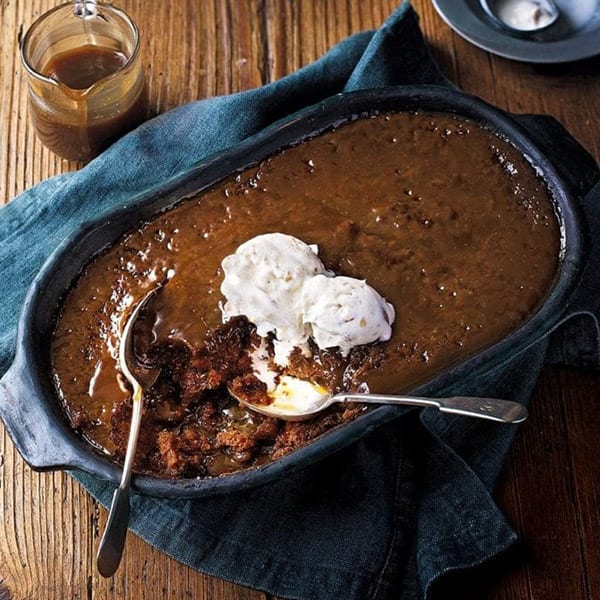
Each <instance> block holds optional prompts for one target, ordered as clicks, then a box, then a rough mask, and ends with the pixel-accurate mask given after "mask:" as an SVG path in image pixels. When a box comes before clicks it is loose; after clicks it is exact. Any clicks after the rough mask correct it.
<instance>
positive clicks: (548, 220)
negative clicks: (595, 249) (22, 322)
mask: <svg viewBox="0 0 600 600" xmlns="http://www.w3.org/2000/svg"><path fill="white" fill-rule="evenodd" d="M266 232H282V233H287V234H291V235H294V236H296V237H298V238H300V239H302V240H303V241H305V242H306V243H309V244H317V245H318V247H319V255H320V257H321V259H322V260H323V262H324V264H325V266H326V268H328V269H331V270H333V271H335V272H336V273H337V274H344V275H348V276H351V277H357V278H362V279H366V280H367V282H368V283H369V284H370V285H371V286H373V287H374V288H375V289H376V290H377V291H378V292H379V293H380V294H381V295H382V296H383V297H385V298H386V299H387V300H388V301H389V302H391V303H392V304H393V305H394V307H395V310H396V315H397V317H396V321H395V323H394V326H393V335H392V338H391V340H390V341H389V342H386V343H381V344H373V345H370V346H364V347H359V348H356V349H355V350H353V351H352V352H351V353H350V355H349V356H348V357H347V358H343V357H341V355H340V354H339V352H337V351H336V350H335V349H331V350H328V351H319V350H318V349H315V355H314V357H313V359H312V360H306V359H302V358H300V357H298V356H297V355H296V358H295V359H294V361H293V364H292V370H295V372H296V373H299V374H300V375H306V376H315V377H317V378H319V379H320V380H321V381H322V382H324V383H325V384H327V385H328V386H329V387H330V388H331V389H334V390H337V389H341V388H350V389H361V388H364V387H365V386H368V387H369V388H370V389H371V391H374V392H381V393H385V392H388V393H400V392H403V391H407V390H409V389H410V388H412V387H414V386H415V385H417V384H419V383H422V382H424V381H426V380H427V379H430V378H432V377H433V376H435V375H436V374H437V373H439V372H441V371H442V370H444V369H446V368H448V367H451V366H452V365H455V364H458V363H460V362H463V361H464V360H465V359H467V358H468V357H470V356H473V355H474V354H476V353H477V352H478V351H480V350H482V349H483V348H485V347H487V346H489V345H491V344H492V343H494V342H496V341H498V340H499V339H501V338H503V337H504V336H506V335H507V334H508V333H510V332H511V331H513V330H514V329H515V328H517V327H518V326H519V325H521V324H522V323H523V322H524V321H526V320H527V319H528V318H529V317H530V315H531V314H532V313H533V312H534V311H535V310H536V307H538V306H539V305H540V303H541V302H542V301H543V300H544V298H545V297H546V296H547V294H548V291H549V290H550V288H551V286H552V283H553V281H554V278H555V274H556V271H557V265H558V257H559V253H560V228H559V224H558V221H557V217H556V215H555V211H554V206H553V203H552V200H551V198H550V196H549V193H548V190H547V188H546V187H545V184H544V182H543V181H542V180H541V179H540V178H539V177H538V176H537V175H536V173H535V170H534V169H533V167H532V166H531V165H530V164H529V162H528V161H527V160H526V159H525V158H524V157H523V156H522V155H521V153H520V152H519V151H517V150H516V149H515V148H514V147H513V146H512V145H511V144H510V143H508V142H507V141H505V140H503V139H501V138H499V137H498V136H496V135H494V134H493V133H491V132H490V131H487V130H485V129H483V128H482V127H480V126H478V125H476V124H474V123H472V122H469V121H466V120H462V119H460V118H456V117H454V116H449V115H444V114H423V113H417V114H412V113H399V114H390V115H379V116H376V117H372V118H362V119H359V120H356V121H354V122H351V123H348V124H346V125H344V126H342V127H340V128H339V129H337V130H335V131H331V132H328V133H324V134H322V135H320V136H318V137H315V138H314V139H311V140H309V141H306V142H304V143H302V144H300V145H298V146H296V147H292V148H288V149H286V150H284V151H282V152H281V153H279V154H277V155H275V156H273V157H271V158H269V159H267V160H265V161H263V162H262V163H260V164H259V165H257V166H256V167H253V168H250V169H247V170H246V171H244V172H243V173H240V174H238V175H233V176H231V177H229V178H228V179H226V180H224V181H222V182H221V183H219V184H217V185H216V186H215V187H214V188H213V189H211V190H208V191H206V192H203V193H201V194H199V195H198V196H197V197H194V198H191V199H188V200H186V201H184V202H183V203H181V204H179V205H178V206H176V207H175V208H173V209H171V210H170V211H168V212H166V213H164V214H161V215H159V216H158V217H156V218H155V219H154V220H153V221H152V222H150V223H146V224H141V225H140V227H139V229H137V230H136V231H132V232H131V233H130V234H128V235H127V236H125V237H124V238H123V239H121V240H120V241H119V242H118V243H116V244H115V245H114V246H113V247H111V248H110V249H109V250H108V251H107V252H106V253H105V254H103V255H102V256H101V257H99V258H98V259H96V260H95V261H94V262H92V263H91V264H90V265H89V266H88V267H87V268H86V269H85V271H84V273H83V274H82V275H81V278H80V279H79V281H78V282H77V283H76V285H75V287H74V288H73V289H72V290H71V291H70V292H69V294H68V296H67V298H66V301H65V304H64V307H63V309H62V313H61V315H60V318H59V319H58V322H57V326H56V332H55V335H54V339H53V343H52V360H53V370H54V377H55V381H56V386H57V393H58V394H59V397H60V398H61V401H62V403H63V405H64V408H65V411H66V413H67V415H68V418H69V420H70V422H71V424H72V426H73V427H74V428H76V429H77V430H78V431H80V432H81V434H83V435H84V436H85V437H86V439H88V440H89V441H91V443H93V444H94V445H96V446H97V447H98V448H100V449H102V450H103V451H105V452H107V453H109V454H112V455H113V457H114V458H115V459H116V460H119V459H120V458H121V457H122V455H123V451H124V444H125V440H126V435H122V436H120V434H118V430H119V428H121V429H124V430H125V432H126V427H128V420H127V419H128V415H129V412H128V411H129V394H128V393H127V392H126V391H124V390H123V389H122V388H121V386H120V385H119V383H118V380H119V372H118V368H117V348H118V333H119V322H120V319H121V318H122V315H123V313H124V312H125V311H126V309H127V306H128V303H130V301H131V298H132V297H133V298H138V297H141V296H142V295H143V293H144V289H146V287H147V286H148V279H149V277H152V276H154V275H156V273H157V272H160V271H164V270H166V269H173V270H174V272H175V276H174V277H173V279H172V280H171V281H170V282H169V283H168V284H167V285H166V286H165V288H164V289H163V291H162V292H161V293H160V295H159V296H157V299H156V303H155V306H154V311H155V312H156V315H157V317H156V319H155V320H154V321H153V323H152V329H153V335H154V336H155V338H156V340H157V343H158V345H159V347H160V344H162V347H163V349H164V352H166V356H170V357H171V358H170V360H172V361H173V364H175V365H178V366H175V367H173V369H172V371H173V372H174V371H176V370H177V369H178V368H180V367H181V368H183V369H184V371H185V369H188V371H186V372H185V374H184V375H177V376H176V375H173V374H171V375H165V377H166V378H167V379H168V377H171V379H169V380H168V381H167V379H164V380H163V382H162V384H160V381H159V383H158V384H157V385H158V386H159V387H158V388H156V389H155V390H153V391H152V393H151V394H150V397H151V400H150V401H149V402H148V403H147V405H146V408H145V417H144V418H145V424H146V425H145V434H146V437H145V439H144V440H143V441H142V444H141V446H142V448H143V450H141V451H140V452H141V455H140V456H141V457H140V458H139V459H138V463H137V468H138V469H139V470H143V471H147V472H150V473H153V474H155V475H158V476H168V477H184V476H185V477H189V476H210V475H219V474H222V473H224V472H229V471H234V470H238V469H242V468H248V467H251V466H253V465H256V464H260V463H261V462H264V461H267V460H272V459H273V458H276V457H277V456H280V455H282V454H285V453H287V452H290V451H292V450H293V449H295V448H297V447H299V446H301V445H303V444H306V443H308V442H309V441H310V440H311V439H313V438H314V437H315V436H317V435H320V434H321V433H323V432H324V431H326V430H327V429H328V428H330V427H333V426H335V425H337V424H339V423H341V422H344V421H346V420H349V419H352V418H355V417H356V415H357V414H360V411H361V410H362V408H361V407H360V406H357V405H355V406H353V407H350V408H332V409H330V411H329V412H327V413H325V414H323V415H321V416H319V417H316V418H314V419H311V420H310V421H308V422H301V423H283V422H276V421H275V420H272V419H266V418H261V417H259V416H257V415H253V414H251V413H248V412H247V411H245V410H244V409H242V408H240V407H239V406H237V405H236V404H235V403H234V402H232V400H231V399H230V398H229V397H228V395H227V393H226V392H225V391H224V386H223V385H221V386H220V387H219V386H217V387H216V388H215V389H213V390H210V392H206V393H201V394H197V395H195V396H194V395H193V394H192V395H190V394H187V392H186V391H185V390H186V389H187V388H185V386H183V387H181V386H182V385H183V384H181V381H184V379H185V378H186V377H187V378H188V379H190V372H192V371H193V368H192V367H193V364H201V367H198V368H197V369H196V374H195V375H194V376H195V377H199V376H200V375H199V373H200V372H204V371H203V370H205V371H206V373H209V372H210V373H212V372H213V371H210V368H212V367H211V365H214V362H215V360H217V359H215V358H213V359H210V360H209V359H206V360H207V361H208V362H201V363H194V361H198V360H200V358H202V360H203V361H204V360H205V358H206V356H207V353H208V355H210V352H213V353H214V356H220V357H221V358H220V359H219V360H225V361H227V360H229V359H231V361H232V362H234V361H235V360H237V358H236V356H237V354H238V353H239V348H243V346H244V343H245V342H242V341H239V340H241V339H242V337H243V336H242V333H243V335H244V336H246V337H247V336H252V335H253V333H252V327H251V325H249V324H248V323H244V322H243V321H244V320H243V319H242V320H240V321H239V322H237V323H230V324H229V325H228V329H227V328H225V329H227V331H225V332H223V329H224V328H223V326H222V324H221V313H220V310H219V302H220V301H222V300H223V298H222V296H221V294H220V291H219V287H220V284H221V281H222V273H221V268H220V263H221V260H222V259H223V258H224V257H225V256H226V255H228V254H230V253H232V252H234V251H235V249H236V248H237V247H238V246H239V245H240V244H241V243H242V242H244V241H246V240H248V239H250V238H252V237H254V236H256V235H258V234H261V233H266ZM236 328H237V330H236ZM234 333H235V334H236V335H237V336H238V338H235V339H238V342H235V340H234V342H235V343H230V342H231V339H233V338H231V336H232V335H233V334H234ZM228 336H229V337H228ZM244 339H246V338H244ZM215 340H216V341H215ZM219 340H226V341H225V342H220V341H219ZM227 340H229V341H227ZM219 343H222V344H224V345H223V349H222V350H219ZM236 343H237V344H238V345H237V346H236ZM169 348H170V349H169ZM206 348H208V350H206ZM211 348H212V350H211ZM215 348H216V351H215ZM236 348H237V350H236ZM198 349H200V350H198ZM169 352H170V354H169ZM186 353H187V354H186ZM184 354H185V356H183V355H184ZM163 356H164V355H163ZM178 356H179V357H180V358H177V357H178ZM182 356H183V358H181V357H182ZM186 357H187V358H186ZM190 357H191V358H190ZM198 357H200V358H198ZM203 357H204V358H203ZM211 360H213V362H212V363H211V362H210V361H211ZM217 362H218V360H217ZM229 366H231V365H229ZM228 368H229V367H228ZM206 369H208V370H206ZM217 371H218V369H217ZM215 372H216V371H215ZM203 376H205V375H203ZM178 377H179V379H178ZM182 378H183V379H182ZM192 379H193V377H192ZM186 381H187V379H186ZM160 385H162V386H163V387H162V388H160ZM159 388H160V389H159ZM184 388H185V389H184ZM161 389H162V390H163V392H164V396H162V397H161V393H163V392H161ZM182 390H183V391H182ZM188 396H189V398H188ZM257 432H262V433H261V434H260V435H259V434H258V433H257ZM186 436H187V437H186ZM261 436H262V437H261ZM194 440H195V441H194ZM240 440H241V441H240ZM142 455H143V456H142Z"/></svg>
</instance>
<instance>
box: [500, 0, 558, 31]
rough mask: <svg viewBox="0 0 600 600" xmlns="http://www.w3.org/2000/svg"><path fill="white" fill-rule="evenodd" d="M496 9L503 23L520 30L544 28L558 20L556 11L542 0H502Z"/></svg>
mask: <svg viewBox="0 0 600 600" xmlns="http://www.w3.org/2000/svg"><path fill="white" fill-rule="evenodd" d="M496 10H497V14H498V18H499V19H500V20H501V21H502V22H503V23H505V24H506V25H508V26H509V27H512V28H513V29H518V30H519V31H533V30H537V29H542V28H543V27H547V26H548V25H550V23H552V22H553V21H555V20H556V16H555V11H553V10H552V9H551V7H549V6H548V4H547V3H546V2H543V1H541V0H501V1H499V2H497V9H496Z"/></svg>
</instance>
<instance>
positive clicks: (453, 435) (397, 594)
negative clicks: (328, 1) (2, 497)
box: [0, 2, 600, 600]
mask: <svg viewBox="0 0 600 600" xmlns="http://www.w3.org/2000/svg"><path fill="white" fill-rule="evenodd" d="M415 83H437V84H442V85H444V84H446V85H448V81H447V80H446V78H445V77H444V76H443V74H442V73H441V72H440V71H439V69H438V68H437V66H436V64H435V63H434V62H433V60H432V59H431V57H430V55H429V53H428V51H427V49H426V46H425V44H424V41H423V38H422V35H421V32H420V30H419V27H418V19H417V17H416V15H415V13H414V11H413V10H412V8H411V7H410V5H409V4H408V3H407V2H404V3H403V4H402V5H401V6H400V7H399V8H398V9H397V10H396V11H395V12H394V14H392V15H391V17H390V18H389V19H388V20H387V22H386V23H385V24H384V25H383V26H382V27H381V28H380V29H379V30H378V31H375V32H372V31H369V32H363V33H359V34H356V35H354V36H352V37H350V38H348V39H346V40H345V41H343V42H341V43H340V44H339V45H337V46H335V47H334V48H333V49H332V50H331V51H329V52H328V53H327V54H326V55H324V56H323V57H322V58H321V59H319V60H317V61H316V62H315V63H313V64H310V65H308V66H307V67H305V68H303V69H300V70H299V71H297V72H296V73H293V74H292V75H290V76H288V77H285V78H283V79H281V80H279V81H276V82H274V83H271V84H269V85H266V86H264V87H262V88H259V89H255V90H251V91H248V92H244V93H240V94H235V95H231V96H226V97H219V98H212V99H208V100H203V101H198V102H195V103H192V104H190V105H187V106H182V107H180V108H178V109H176V110H173V111H171V112H169V113H165V114H163V115H161V116H159V117H157V118H155V119H153V120H152V121H149V122H147V123H145V124H144V125H142V126H141V127H140V128H138V129H137V130H135V131H134V132H132V133H131V134H129V135H127V136H125V137H124V138H122V139H121V140H120V141H119V142H117V143H116V144H114V145H113V146H112V147H111V148H110V149H109V150H107V151H106V152H105V153H104V154H102V155H101V156H100V157H99V158H97V159H96V160H94V161H92V162H91V163H90V164H89V165H87V166H86V167H85V168H83V169H81V170H80V171H78V172H76V173H68V174H65V175H62V176H59V177H55V178H53V179H50V180H47V181H45V182H42V183H40V184H39V185H37V186H35V187H34V188H32V189H31V190H29V191H27V192H25V193H24V194H22V195H20V196H19V197H17V198H16V199H14V200H13V201H12V202H11V203H10V204H9V205H8V206H6V207H5V208H3V209H2V210H1V211H0V239H1V240H2V243H1V244H0V269H1V271H2V274H3V278H4V284H3V286H2V302H0V323H1V326H0V369H2V370H1V371H0V372H2V373H3V372H4V371H5V370H6V368H7V367H8V365H9V363H10V361H11V359H12V355H13V352H14V342H15V329H16V322H17V318H18V313H19V312H20V308H21V306H22V303H23V298H24V295H25V292H26V289H27V287H28V285H29V283H30V282H31V280H32V278H33V277H34V275H35V274H36V272H37V271H38V269H39V268H40V266H41V264H42V263H43V261H44V260H45V259H46V258H47V256H48V255H49V254H50V253H51V251H52V250H53V249H54V248H55V247H56V246H57V245H58V243H59V242H60V241H61V240H62V239H63V238H64V237H65V236H67V235H69V234H70V233H71V232H72V231H73V230H75V229H76V228H77V227H78V226H79V225H80V224H81V223H82V222H85V221H86V220H89V219H90V218H97V217H99V216H101V215H102V214H104V213H107V212H108V211H110V210H112V209H114V208H115V207H120V206H123V205H126V204H127V203H129V202H131V201H132V200H133V199H134V197H135V196H137V195H139V194H141V193H144V192H147V191H148V190H151V189H152V188H153V187H155V186H157V185H159V184H163V183H164V182H165V181H166V180H168V179H170V178H172V177H176V176H178V175H181V174H182V173H184V172H186V171H187V170H189V169H190V168H192V167H194V166H196V165H197V164H199V163H201V161H202V160H203V159H205V158H206V157H207V156H208V155H210V154H213V153H215V152H217V151H219V150H222V149H224V148H226V147H230V146H232V145H234V144H236V143H237V142H239V141H240V140H243V139H244V138H246V137H248V136H250V135H252V134H253V133H255V132H257V131H259V130H260V129H262V128H264V127H265V126H266V125H268V124H270V123H272V122H274V121H275V120H277V119H278V118H281V117H283V116H285V115H287V114H290V113H291V112H293V111H295V110H297V109H299V108H302V107H304V106H307V105H309V104H312V103H315V102H317V101H319V100H321V99H323V98H325V97H327V96H330V95H332V94H334V93H337V92H341V91H346V90H355V89H360V88H369V87H383V86H390V85H402V84H415ZM596 220H598V219H596ZM598 231H600V228H599V229H598ZM17 256H18V257H19V258H18V260H15V257H17ZM590 326H591V327H590ZM596 334H597V325H596V323H595V321H594V320H593V319H592V318H589V316H587V317H582V318H581V319H580V321H578V322H577V323H575V325H572V326H571V328H570V330H568V331H567V333H563V334H560V335H563V337H562V338H561V339H559V340H558V342H559V343H557V344H554V345H553V351H552V357H553V360H554V361H559V360H563V358H564V356H565V355H568V356H569V357H570V359H571V361H576V360H577V357H578V356H579V355H581V348H580V347H578V346H577V339H578V336H581V335H584V337H585V340H587V342H588V344H587V346H586V348H585V349H584V354H585V355H586V357H587V360H588V363H589V364H597V360H598V359H597V335H596ZM557 335H558V334H557ZM548 344H549V341H548V340H542V341H540V342H539V343H538V344H537V345H535V346H534V347H532V348H530V349H529V350H527V351H526V352H524V353H522V354H521V355H520V356H517V357H515V358H514V359H513V360H511V361H510V362H507V363H505V364H502V365H500V366H498V367H497V368H496V369H495V370H494V371H493V372H491V373H487V374H486V375H481V376H479V377H477V378H471V379H470V380H469V381H468V382H467V383H462V384H459V385H457V387H456V389H455V390H454V391H456V392H462V393H470V394H480V395H490V396H498V397H505V398H512V399H514V400H519V401H521V402H526V401H527V399H528V397H529V394H530V392H531V390H532V388H533V386H534V383H535V380H536V377H537V375H538V373H539V371H540V369H541V367H542V365H543V363H544V359H545V356H546V353H547V348H548ZM514 433H515V427H514V426H501V427H499V426H496V425H493V424H487V423H485V422H481V421H478V420H475V419H461V418H452V417H448V416H443V415H441V414H440V413H438V412H436V411H431V410H428V411H424V412H422V413H420V414H419V413H418V412H416V411H408V412H406V413H405V414H404V415H403V416H402V417H401V418H399V419H398V420H397V421H395V422H392V423H388V424H386V425H384V426H382V427H380V428H379V429H378V430H376V431H374V432H372V433H370V434H369V435H368V436H367V437H365V438H364V439H363V440H362V441H360V442H357V443H355V444H353V445H352V446H350V447H348V448H346V449H345V450H342V451H340V452H338V453H336V454H335V455H333V456H331V457H329V458H328V459H326V460H323V461H322V462H320V463H318V464H316V465H313V466H311V467H310V468H307V469H306V470H304V471H301V472H295V473H293V474H291V475H288V476H286V477H285V478H283V479H281V480H279V481H277V482H275V483H271V484H269V485H268V486H264V487H261V488H258V489H254V490H250V491H245V492H243V493H239V494H231V495H229V496H225V497H216V498H208V499H202V500H194V501H189V500H163V499H156V498H149V497H142V496H138V495H135V496H134V497H133V499H132V512H131V528H132V530H133V531H135V532H136V533H137V534H138V535H140V536H141V537H142V538H144V539H145V540H147V541H148V542H149V543H150V544H152V545H154V546H155V547H157V548H159V549H160V550H162V551H164V552H167V553H168V554H170V555H171V556H173V557H174V558H176V559H177V560H179V561H182V562H184V563H186V564H188V565H190V566H191V567H193V568H194V569H198V570H200V571H203V572H205V573H208V574H211V575H215V576H218V577H222V578H225V579H227V580H230V581H233V582H236V583H240V584H243V585H246V586H251V587H254V588H259V589H262V590H265V591H268V592H270V593H272V594H275V595H277V596H281V597H286V598H298V599H319V600H327V599H332V600H333V599H335V600H339V599H340V598H344V599H366V598H377V599H387V598H406V599H416V598H422V597H429V596H430V595H431V589H432V584H433V583H434V582H435V581H436V580H438V579H439V578H440V577H441V576H442V575H443V574H445V573H448V572H451V571H453V570H457V569H465V568H468V567H472V566H474V565H478V564H481V563H482V562H484V561H486V560H487V559H489V558H490V557H492V556H495V555H496V554H498V553H500V552H502V551H504V550H505V549H507V548H509V547H510V546H511V544H513V542H514V541H515V539H516V535H515V533H514V532H513V530H512V529H511V528H510V526H509V525H508V524H507V522H506V520H505V518H504V517H503V515H502V514H501V512H500V510H499V509H498V507H497V506H496V505H495V503H494V501H493V499H492V497H491V495H490V492H491V490H492V489H493V487H494V484H495V482H496V480H497V478H498V475H499V472H500V469H501V467H502V464H503V462H504V460H505V457H506V455H507V452H508V450H509V447H510V444H511V441H512V439H513V436H514ZM73 476H74V477H76V478H77V479H78V480H79V481H80V482H81V483H82V484H83V485H84V486H85V487H86V489H88V490H89V492H90V493H91V494H92V495H93V496H94V497H95V498H96V499H98V500H99V501H100V502H101V503H102V504H104V505H105V506H107V505H108V504H109V503H110V500H111V496H112V492H113V488H112V486H110V485H108V484H107V483H105V482H103V481H99V480H97V479H95V478H93V477H91V476H88V475H84V474H81V473H73Z"/></svg>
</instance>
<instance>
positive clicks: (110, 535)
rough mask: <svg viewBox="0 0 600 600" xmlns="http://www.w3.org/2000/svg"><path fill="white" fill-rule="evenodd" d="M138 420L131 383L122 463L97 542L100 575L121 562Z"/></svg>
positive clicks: (138, 400) (138, 392)
mask: <svg viewBox="0 0 600 600" xmlns="http://www.w3.org/2000/svg"><path fill="white" fill-rule="evenodd" d="M141 420H142V388H141V387H140V386H139V385H135V386H134V389H133V410H132V414H131V425H130V427H129V439H128V440H127V451H126V454H125V463H124V465H123V472H122V474H121V484H120V485H119V487H118V488H117V489H116V490H115V493H114V494H113V499H112V504H111V505H110V513H109V515H108V521H107V523H106V528H105V529H104V534H103V535H102V539H101V540H100V545H99V546H98V554H97V556H96V564H97V565H98V571H99V573H100V575H102V576H103V577H112V576H113V575H114V574H115V572H116V570H117V568H118V566H119V563H120V562H121V556H122V555H123V548H124V546H125V538H126V537H127V524H128V522H129V483H130V481H131V473H132V470H133V459H134V457H135V451H136V448H137V441H138V436H139V431H140V423H141Z"/></svg>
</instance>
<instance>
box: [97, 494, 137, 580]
mask: <svg viewBox="0 0 600 600" xmlns="http://www.w3.org/2000/svg"><path fill="white" fill-rule="evenodd" d="M128 522H129V488H123V487H121V486H119V487H118V488H117V489H116V490H115V493H114V494H113V499H112V503H111V505H110V513H109V516H108V521H107V523H106V528H105V530H104V535H103V536H102V540H101V541H100V545H99V546H98V556H97V558H96V562H97V565H98V572H99V573H100V575H102V577H112V576H113V575H114V574H115V572H116V570H117V568H118V566H119V563H120V562H121V556H122V555H123V548H124V546H125V538H126V537H127V523H128Z"/></svg>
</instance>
